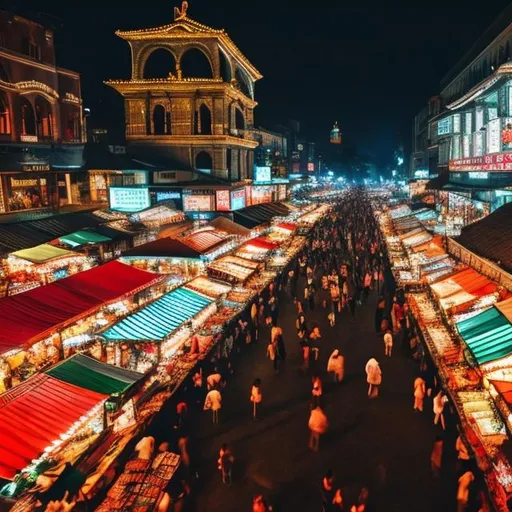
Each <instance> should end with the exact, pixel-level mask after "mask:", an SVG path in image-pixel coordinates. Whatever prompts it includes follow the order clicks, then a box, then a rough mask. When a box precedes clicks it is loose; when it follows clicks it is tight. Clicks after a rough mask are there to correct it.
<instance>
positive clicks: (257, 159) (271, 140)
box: [252, 128, 289, 178]
mask: <svg viewBox="0 0 512 512" xmlns="http://www.w3.org/2000/svg"><path fill="white" fill-rule="evenodd" d="M252 136H253V138H254V140H256V141H257V142H258V147H257V148H256V149H255V150H254V165H255V166H256V167H270V169H271V174H272V177H273V178H285V177H286V176H287V175H288V164H289V154H288V139H287V137H286V135H284V134H282V133H277V132H273V131H270V130H266V129H264V128H255V129H254V130H252Z"/></svg>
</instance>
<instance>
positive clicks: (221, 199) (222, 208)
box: [215, 190, 231, 212]
mask: <svg viewBox="0 0 512 512" xmlns="http://www.w3.org/2000/svg"><path fill="white" fill-rule="evenodd" d="M215 194H216V196H217V210H218V211H219V212H228V211H229V210H230V209H231V202H230V200H229V190H217V191H216V192H215Z"/></svg>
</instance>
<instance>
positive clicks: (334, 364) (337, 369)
mask: <svg viewBox="0 0 512 512" xmlns="http://www.w3.org/2000/svg"><path fill="white" fill-rule="evenodd" d="M327 372H328V373H330V372H332V373H333V374H334V382H341V381H342V380H343V377H344V374H345V358H344V357H343V356H342V355H341V354H340V351H339V350H338V349H336V350H335V351H334V352H333V353H332V354H331V357H329V361H328V363H327Z"/></svg>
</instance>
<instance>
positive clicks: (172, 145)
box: [107, 2, 262, 182]
mask: <svg viewBox="0 0 512 512" xmlns="http://www.w3.org/2000/svg"><path fill="white" fill-rule="evenodd" d="M187 7H188V4H187V2H183V4H182V7H181V9H175V17H174V18H175V19H174V22H173V23H171V24H169V25H165V26H162V27H157V28H150V29H142V30H133V31H118V32H116V34H117V35H118V36H119V37H121V38H123V39H124V40H126V41H127V42H128V44H129V45H130V50H131V55H132V73H131V78H130V79H129V80H111V81H108V82H107V85H109V86H111V87H113V88H114V89H115V90H116V91H118V92H119V93H120V94H122V95H123V97H124V100H125V117H126V139H127V144H128V151H129V154H130V156H131V157H133V158H136V159H140V160H142V161H144V162H149V163H152V162H153V161H155V160H157V161H158V162H159V165H160V166H163V167H164V168H165V171H163V172H175V171H182V170H192V171H198V172H199V173H203V174H208V175H210V176H212V177H213V178H219V179H223V180H228V181H231V182H238V181H240V180H244V179H250V178H251V177H252V169H253V165H254V149H255V148H256V147H257V146H258V142H257V141H255V140H254V138H253V136H252V129H253V124H254V120H253V119H254V118H253V111H254V108H255V107H256V105H257V103H256V101H255V99H254V85H255V82H256V81H257V80H259V79H260V78H261V77H262V76H261V74H260V73H259V72H258V70H257V69H256V68H255V67H254V66H253V65H252V64H251V63H250V62H249V61H248V59H247V58H246V57H245V56H244V55H243V54H242V52H241V51H240V50H239V49H238V48H237V47H236V45H235V44H234V43H233V41H232V40H231V39H230V38H229V36H228V35H227V34H226V32H225V31H224V30H217V29H213V28H210V27H207V26H205V25H202V24H201V23H198V22H196V21H194V20H192V19H190V18H189V17H188V16H187ZM162 52H164V53H166V55H167V57H169V58H170V61H169V62H170V65H169V67H170V69H169V68H166V69H165V70H163V72H161V73H160V76H157V77H155V76H154V74H151V73H150V68H151V60H152V59H156V58H160V57H158V53H160V54H162ZM196 64H198V65H197V66H195V65H196ZM199 68H201V70H204V72H197V71H196V70H197V69H199ZM161 69H163V68H161ZM150 75H151V76H150ZM157 179H158V176H156V177H155V180H157Z"/></svg>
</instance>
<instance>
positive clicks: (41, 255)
mask: <svg viewBox="0 0 512 512" xmlns="http://www.w3.org/2000/svg"><path fill="white" fill-rule="evenodd" d="M12 255H13V256H16V257H17V258H21V259H22V260H27V261H30V262H32V263H45V262H46V261H50V260H54V259H56V258H64V257H66V256H76V253H75V252H73V251H68V250H67V249H61V248H60V247H55V246H54V245H50V244H42V245H36V246H35V247H31V248H30V249H22V250H21V251H16V252H13V253H12Z"/></svg>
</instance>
